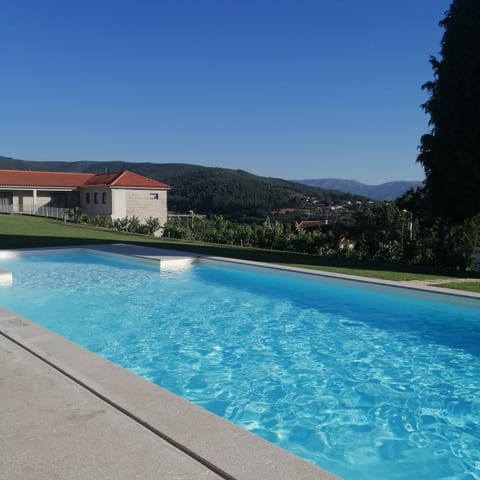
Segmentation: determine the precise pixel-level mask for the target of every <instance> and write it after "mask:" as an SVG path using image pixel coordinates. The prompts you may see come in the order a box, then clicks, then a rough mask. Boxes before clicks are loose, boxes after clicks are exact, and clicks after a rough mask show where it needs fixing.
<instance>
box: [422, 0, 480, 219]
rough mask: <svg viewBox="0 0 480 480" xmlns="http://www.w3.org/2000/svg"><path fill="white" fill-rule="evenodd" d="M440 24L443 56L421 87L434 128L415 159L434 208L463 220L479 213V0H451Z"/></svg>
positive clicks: (437, 60) (438, 211)
mask: <svg viewBox="0 0 480 480" xmlns="http://www.w3.org/2000/svg"><path fill="white" fill-rule="evenodd" d="M440 26H442V27H443V28H444V34H443V37H442V42H441V58H440V59H437V58H435V57H431V59H430V63H431V64H432V67H433V72H434V80H433V81H430V82H427V83H426V84H425V85H423V87H422V88H423V89H426V90H427V91H429V92H430V98H429V100H428V101H427V102H425V103H424V104H423V105H422V107H423V109H424V110H425V112H426V113H428V114H429V115H430V122H429V125H430V126H431V127H432V128H431V131H430V133H428V134H425V135H423V136H422V138H421V145H420V154H419V155H418V158H417V161H418V162H420V163H421V164H422V165H423V167H424V169H425V175H426V183H425V186H426V192H427V198H429V199H430V204H431V206H432V209H433V211H434V213H436V214H438V215H441V216H444V217H447V218H450V219H452V220H454V221H458V222H460V221H462V220H463V219H465V218H469V217H471V216H474V215H476V214H479V213H480V0H453V1H452V4H451V6H450V9H449V10H448V11H447V12H446V14H445V18H444V19H443V20H442V21H441V22H440Z"/></svg>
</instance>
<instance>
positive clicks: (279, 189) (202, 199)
mask: <svg viewBox="0 0 480 480" xmlns="http://www.w3.org/2000/svg"><path fill="white" fill-rule="evenodd" d="M0 169H16V170H43V171H60V172H90V173H98V172H104V171H106V170H108V171H111V172H113V171H119V170H124V169H126V170H131V171H133V172H136V173H138V174H140V175H145V176H147V177H150V178H154V179H156V180H159V181H161V182H165V183H167V184H169V185H170V186H171V187H172V190H171V191H170V192H169V196H168V207H169V211H172V212H177V213H188V212H189V211H190V210H193V211H194V212H195V213H199V214H206V215H213V214H221V215H224V216H225V217H226V218H228V219H230V220H233V221H242V222H253V221H258V220H263V219H264V218H265V217H266V216H268V215H270V214H271V213H272V212H273V211H275V210H278V209H281V208H290V209H291V208H294V209H299V210H301V209H306V208H311V207H312V206H313V205H319V204H323V205H330V204H338V203H342V202H345V201H347V200H356V199H359V198H360V197H358V196H354V195H351V194H345V193H340V192H335V191H331V190H325V189H321V188H317V187H312V186H308V185H302V184H299V183H295V182H289V181H287V180H282V179H279V178H270V177H261V176H257V175H253V174H251V173H248V172H245V171H243V170H231V169H227V168H214V167H203V166H199V165H190V164H179V163H159V164H156V163H134V162H36V161H26V160H16V159H13V158H8V157H0Z"/></svg>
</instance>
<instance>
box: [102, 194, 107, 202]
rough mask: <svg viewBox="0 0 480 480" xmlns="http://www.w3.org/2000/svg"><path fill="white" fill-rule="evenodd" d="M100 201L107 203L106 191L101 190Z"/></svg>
mask: <svg viewBox="0 0 480 480" xmlns="http://www.w3.org/2000/svg"><path fill="white" fill-rule="evenodd" d="M102 203H103V204H105V203H107V192H102Z"/></svg>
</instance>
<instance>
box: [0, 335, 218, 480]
mask: <svg viewBox="0 0 480 480" xmlns="http://www.w3.org/2000/svg"><path fill="white" fill-rule="evenodd" d="M0 372H1V373H0V375H1V377H0V432H1V436H0V479H2V480H54V479H72V480H73V479H78V480H83V479H85V480H87V479H91V480H100V479H105V480H106V479H109V480H110V479H111V480H123V479H125V480H132V479H137V478H138V479H142V480H149V479H152V480H153V479H199V480H200V479H205V480H207V479H220V478H222V477H220V476H218V475H217V474H215V473H214V472H212V471H211V470H210V469H208V468H207V467H205V466H204V465H202V464H200V463H199V462H197V461H196V460H194V459H193V458H191V457H190V456H188V455H186V454H185V453H184V452H182V451H181V450H179V449H177V448H175V447H173V446H172V445H170V444H169V443H167V442H166V441H165V440H163V439H162V438H160V437H159V436H157V435H155V434H154V433H152V432H151V431H149V430H147V429H146V428H145V427H143V426H142V425H140V424H139V423H138V422H136V421H134V420H133V419H131V418H129V417H128V416H126V415H124V414H123V413H121V412H120V411H118V410H117V409H115V408H113V407H112V406H111V405H109V404H108V403H106V402H105V401H103V400H101V399H100V398H98V397H97V396H95V395H94V394H92V393H90V392H89V391H88V390H86V389H85V388H83V387H82V386H80V385H79V384H77V383H75V382H74V381H72V380H70V379H69V378H68V377H66V376H65V375H62V374H61V373H60V372H58V371H57V370H55V369H54V368H52V367H51V366H49V365H48V364H46V363H44V362H42V361H40V360H39V359H38V358H37V357H35V356H34V355H32V354H31V353H29V352H27V351H25V350H24V349H22V348H21V347H20V346H18V345H17V344H15V343H13V342H11V341H10V340H8V339H6V338H5V337H4V336H2V335H0Z"/></svg>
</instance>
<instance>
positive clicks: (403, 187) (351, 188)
mask: <svg viewBox="0 0 480 480" xmlns="http://www.w3.org/2000/svg"><path fill="white" fill-rule="evenodd" d="M292 181H295V182H299V183H302V184H303V185H310V186H312V187H318V188H325V189H328V190H336V191H337V192H344V193H351V194H352V195H361V196H363V197H367V198H371V199H372V200H379V201H383V200H395V199H396V198H398V197H401V196H402V195H403V194H404V193H405V192H406V191H407V190H410V189H411V188H417V187H420V186H421V185H422V184H423V182H420V181H403V180H399V181H395V182H386V183H382V184H380V185H366V184H364V183H360V182H357V181H356V180H342V179H340V178H319V179H305V180H292Z"/></svg>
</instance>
